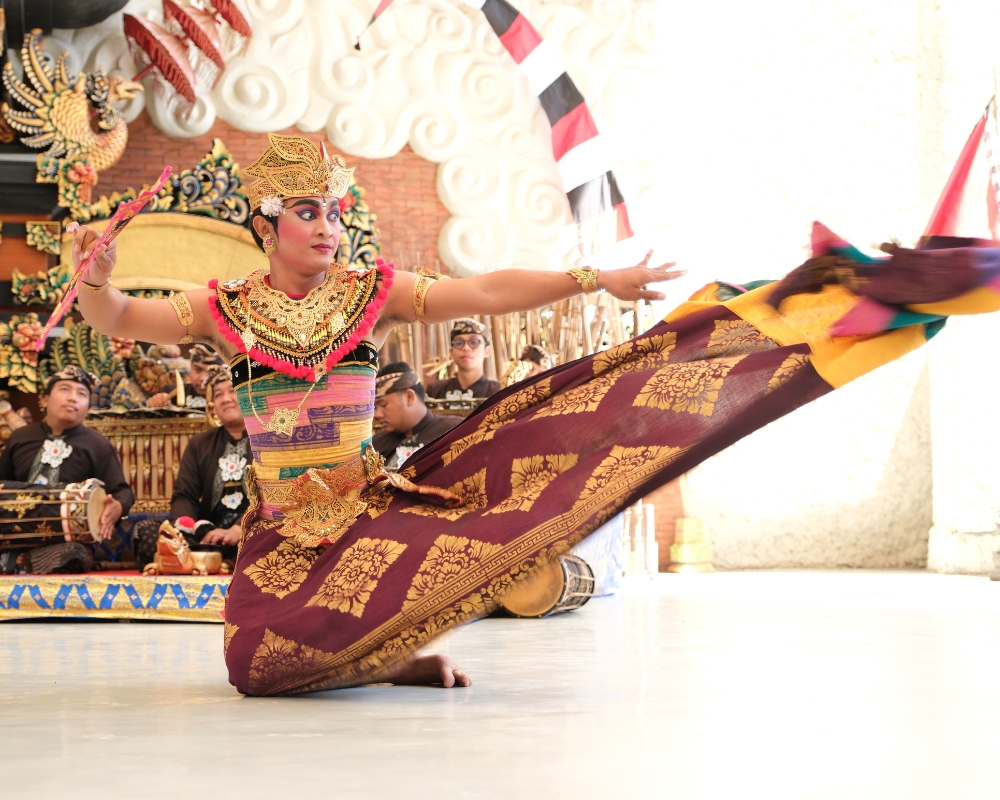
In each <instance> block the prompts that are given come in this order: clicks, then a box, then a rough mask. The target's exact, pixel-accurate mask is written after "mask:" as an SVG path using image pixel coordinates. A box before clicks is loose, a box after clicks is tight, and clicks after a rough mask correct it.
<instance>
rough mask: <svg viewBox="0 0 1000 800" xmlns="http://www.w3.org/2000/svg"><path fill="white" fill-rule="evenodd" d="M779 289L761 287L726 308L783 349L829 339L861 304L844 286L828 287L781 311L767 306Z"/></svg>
mask: <svg viewBox="0 0 1000 800" xmlns="http://www.w3.org/2000/svg"><path fill="white" fill-rule="evenodd" d="M775 286H776V284H769V285H768V286H761V287H760V288H759V289H754V290H753V291H752V292H747V293H746V294H741V295H740V296H739V297H734V298H733V299H732V300H729V301H727V302H726V303H725V306H726V308H728V309H729V310H730V311H732V312H733V313H734V314H736V315H738V316H740V317H742V318H743V319H745V320H746V321H747V322H749V323H751V324H752V325H754V326H755V327H756V328H757V329H758V330H760V332H761V333H763V334H764V335H765V336H768V337H770V338H772V339H774V340H775V341H776V342H778V344H780V345H782V346H783V347H784V346H788V345H792V344H805V343H806V342H808V343H810V344H811V343H813V342H818V341H823V340H825V339H828V338H829V337H830V327H831V326H832V325H833V323H834V322H836V321H837V320H838V319H840V318H841V317H842V316H844V314H846V313H847V312H848V311H850V310H851V309H852V308H854V306H856V305H857V304H858V302H859V300H860V298H858V297H856V296H855V295H853V294H851V293H850V292H849V291H847V289H845V288H843V287H842V286H824V287H823V290H822V291H820V292H817V293H816V294H796V295H792V296H791V297H789V298H787V299H786V300H785V301H784V302H783V303H782V304H781V310H780V311H779V310H777V309H775V308H774V307H773V306H771V305H769V304H768V302H767V299H768V298H769V297H770V296H771V293H772V292H773V291H774V289H775Z"/></svg>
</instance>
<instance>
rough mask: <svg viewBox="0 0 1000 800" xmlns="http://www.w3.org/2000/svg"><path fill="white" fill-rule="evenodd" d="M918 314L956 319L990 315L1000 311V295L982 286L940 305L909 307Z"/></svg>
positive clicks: (926, 304)
mask: <svg viewBox="0 0 1000 800" xmlns="http://www.w3.org/2000/svg"><path fill="white" fill-rule="evenodd" d="M907 308H908V309H910V310H911V311H916V312H917V313H918V314H940V315H941V316H944V317H956V316H960V315H962V314H988V313H990V312H991V311H1000V293H997V292H996V291H995V290H994V289H991V288H989V287H988V286H980V287H979V288H978V289H973V290H972V291H971V292H966V293H965V294H963V295H961V296H959V297H954V298H952V299H951V300H944V301H943V302H940V303H917V304H916V305H912V306H907Z"/></svg>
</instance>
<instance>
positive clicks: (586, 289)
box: [567, 267, 601, 294]
mask: <svg viewBox="0 0 1000 800" xmlns="http://www.w3.org/2000/svg"><path fill="white" fill-rule="evenodd" d="M567 272H569V274H570V275H572V276H573V277H574V278H576V280H577V282H578V283H579V284H580V288H582V289H583V293H584V294H593V293H594V292H599V291H601V287H600V286H598V285H597V274H598V272H600V270H596V269H594V268H593V267H575V268H574V269H571V270H567Z"/></svg>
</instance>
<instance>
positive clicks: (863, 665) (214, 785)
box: [0, 572, 1000, 800]
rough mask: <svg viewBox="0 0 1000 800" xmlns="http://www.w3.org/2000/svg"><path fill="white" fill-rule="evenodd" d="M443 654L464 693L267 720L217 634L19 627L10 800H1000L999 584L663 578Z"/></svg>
mask: <svg viewBox="0 0 1000 800" xmlns="http://www.w3.org/2000/svg"><path fill="white" fill-rule="evenodd" d="M438 649H440V650H442V651H447V652H449V653H450V654H451V655H452V656H453V657H454V658H455V659H457V660H458V662H459V663H460V664H461V665H462V666H463V667H464V668H465V669H467V670H468V671H469V672H470V673H471V674H472V676H473V679H474V681H475V685H474V686H473V687H472V688H471V689H462V690H443V689H432V688H410V687H398V688H397V687H371V688H364V689H352V690H345V691H340V692H328V693H325V694H319V695H309V696H304V697H296V698H274V699H249V698H242V697H240V696H239V695H237V694H236V692H235V691H234V690H233V689H232V688H231V687H230V686H229V684H228V682H227V680H226V673H225V669H224V666H223V662H222V626H221V625H219V626H214V625H213V626H209V625H193V624H189V625H183V624H173V623H132V624H127V625H125V624H119V623H107V622H80V623H64V622H41V623H36V622H31V623H27V622H25V623H21V622H15V623H4V624H2V625H0V719H2V721H3V724H2V725H0V796H2V797H4V798H21V797H25V798H57V797H59V798H63V797H66V798H69V797H72V798H110V799H111V800H115V799H116V798H130V800H131V799H132V798H135V800H145V798H159V797H164V798H212V799H213V800H214V799H215V798H220V799H221V798H274V799H275V800H278V798H312V797H316V798H337V800H341V799H342V798H366V800H376V799H377V798H394V799H395V798H425V797H426V798H435V800H444V799H445V798H463V797H470V798H505V800H507V799H509V798H532V799H533V800H534V799H535V798H544V799H548V798H609V799H610V798H614V800H619V798H626V797H628V798H632V797H635V798H647V797H669V798H671V799H672V800H687V799H688V798H713V799H714V798H720V799H722V798H724V799H725V800H746V799H747V798H767V800H776V799H777V798H789V799H790V800H791V799H794V800H805V799H807V798H850V800H860V799H861V798H873V799H875V798H877V799H878V800H886V799H887V798H906V800H918V798H933V799H934V800H940V798H978V797H997V796H1000V769H998V766H997V765H998V758H1000V583H991V582H990V581H989V580H987V579H986V578H981V577H979V578H975V577H960V576H944V575H931V574H925V573H874V572H743V573H720V574H716V575H692V576H678V575H661V576H658V578H657V579H656V581H655V583H647V584H646V585H645V588H642V587H641V585H640V588H639V589H634V590H630V592H629V593H628V594H627V595H626V596H623V597H617V598H604V599H599V600H594V601H592V602H591V603H590V604H589V605H588V606H586V607H585V608H583V609H582V610H580V611H578V612H575V613H572V614H568V615H563V616H561V617H555V618H552V619H548V620H501V619H489V620H484V621H482V622H478V623H475V624H473V625H471V626H468V627H467V628H464V629H462V630H459V631H457V632H455V633H453V634H451V635H450V636H449V637H447V638H446V639H445V640H443V641H442V642H441V646H440V647H439V648H438Z"/></svg>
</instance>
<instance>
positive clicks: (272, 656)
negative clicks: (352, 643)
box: [248, 629, 336, 693]
mask: <svg viewBox="0 0 1000 800" xmlns="http://www.w3.org/2000/svg"><path fill="white" fill-rule="evenodd" d="M335 664H336V657H335V656H334V654H332V653H325V652H323V651H322V650H316V649H315V648H313V647H307V646H306V645H304V644H299V643H298V642H295V641H293V640H291V639H285V638H283V637H281V636H278V634H276V633H274V632H273V631H271V630H269V629H265V630H264V640H263V641H262V642H261V643H260V646H259V647H258V648H257V650H256V651H255V652H254V654H253V659H252V660H251V661H250V676H249V680H248V683H249V684H250V691H251V692H254V693H257V692H260V690H262V689H266V688H267V687H270V686H274V685H275V684H278V683H280V682H281V681H283V680H286V679H290V678H295V677H296V676H297V675H299V674H301V673H302V672H315V673H322V672H324V671H326V670H330V669H333V667H334V666H335Z"/></svg>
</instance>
